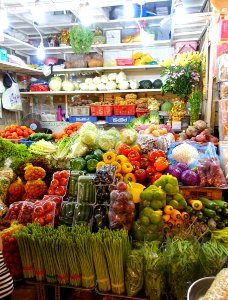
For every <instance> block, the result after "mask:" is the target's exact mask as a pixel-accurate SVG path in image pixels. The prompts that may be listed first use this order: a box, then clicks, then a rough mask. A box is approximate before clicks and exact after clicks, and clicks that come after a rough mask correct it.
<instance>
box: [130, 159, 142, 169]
mask: <svg viewBox="0 0 228 300" xmlns="http://www.w3.org/2000/svg"><path fill="white" fill-rule="evenodd" d="M131 164H132V166H133V171H136V170H138V169H139V168H140V162H139V161H136V160H132V161H131Z"/></svg>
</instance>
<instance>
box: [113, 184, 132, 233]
mask: <svg viewBox="0 0 228 300" xmlns="http://www.w3.org/2000/svg"><path fill="white" fill-rule="evenodd" d="M108 216H109V226H110V228H111V229H121V228H124V229H126V230H131V229H132V226H133V222H134V218H135V204H134V203H133V201H132V194H131V192H129V191H127V190H123V191H121V190H117V189H116V190H113V191H112V192H111V194H110V208H109V215H108Z"/></svg>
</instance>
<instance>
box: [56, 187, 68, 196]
mask: <svg viewBox="0 0 228 300" xmlns="http://www.w3.org/2000/svg"><path fill="white" fill-rule="evenodd" d="M65 193H66V187H63V186H58V187H57V188H56V189H55V195H57V196H65Z"/></svg>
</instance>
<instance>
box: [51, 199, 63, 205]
mask: <svg viewBox="0 0 228 300" xmlns="http://www.w3.org/2000/svg"><path fill="white" fill-rule="evenodd" d="M52 201H54V202H55V203H56V205H57V206H60V205H61V204H62V198H61V197H54V198H53V199H52Z"/></svg>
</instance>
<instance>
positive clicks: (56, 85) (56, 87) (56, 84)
mask: <svg viewBox="0 0 228 300" xmlns="http://www.w3.org/2000/svg"><path fill="white" fill-rule="evenodd" d="M49 87H50V89H51V90H52V91H55V92H59V91H61V88H62V80H61V78H60V77H57V76H55V77H53V78H52V79H51V80H50V82H49Z"/></svg>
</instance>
